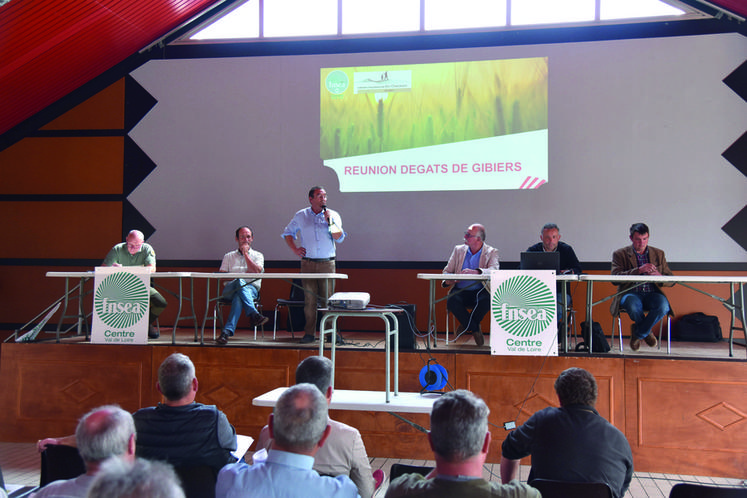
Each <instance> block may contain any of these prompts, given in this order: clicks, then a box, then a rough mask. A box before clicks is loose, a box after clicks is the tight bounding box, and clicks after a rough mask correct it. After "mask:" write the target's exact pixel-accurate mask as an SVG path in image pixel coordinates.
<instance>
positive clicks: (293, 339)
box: [0, 327, 747, 361]
mask: <svg viewBox="0 0 747 498" xmlns="http://www.w3.org/2000/svg"><path fill="white" fill-rule="evenodd" d="M10 334H12V331H6V332H5V333H4V334H2V333H0V337H3V338H4V337H7V336H8V335H10ZM217 334H220V331H218V332H217ZM664 334H665V335H666V332H665V333H664ZM198 335H199V334H198ZM302 336H303V333H302V332H301V333H295V334H291V333H290V332H288V331H285V330H278V331H277V332H276V334H275V338H273V331H272V329H268V330H265V331H264V337H263V334H262V331H260V330H258V331H257V336H256V339H255V336H254V330H253V329H242V328H239V330H238V331H237V333H236V335H235V336H234V337H232V338H231V339H230V340H229V342H228V344H227V345H225V346H221V345H218V344H216V343H215V341H214V339H213V329H212V327H211V328H207V327H206V329H205V335H204V344H203V345H202V346H203V347H227V348H232V347H262V348H267V347H270V348H291V349H315V350H318V348H319V341H318V340H316V341H314V342H313V343H309V344H300V343H299V341H300V338H301V337H302ZM342 336H343V339H344V344H343V345H342V346H337V347H338V348H341V349H347V350H355V349H364V350H382V351H383V350H384V346H385V345H384V339H383V332H371V331H345V330H344V331H343V332H342ZM436 338H437V340H436V341H435V345H434V341H433V336H432V335H431V336H430V338H429V339H430V340H428V339H427V338H426V335H417V336H416V337H415V341H414V343H415V351H426V350H427V349H428V347H430V349H431V350H432V352H438V353H446V352H459V353H470V354H487V355H489V354H490V347H489V341H490V335H489V334H485V344H484V345H483V346H482V347H478V346H477V345H476V344H475V341H474V340H473V338H472V335H471V334H462V335H461V336H459V337H455V335H454V333H453V332H452V333H450V334H449V342H448V344H447V343H446V334H445V333H444V332H439V333H437V334H436ZM38 339H39V340H40V342H44V343H50V342H54V341H55V337H54V334H53V333H50V332H43V333H41V334H40V335H39V337H38ZM581 340H582V339H581V337H580V334H579V335H578V337H577V338H574V336H573V335H571V338H570V341H569V346H568V349H569V352H568V353H564V352H563V351H562V350H561V349H559V355H561V356H563V355H570V356H577V355H582V356H589V354H588V353H585V352H574V351H573V350H574V347H575V344H576V343H577V342H580V341H581ZM171 341H172V328H171V327H162V328H161V336H160V337H159V338H158V339H150V340H149V341H148V344H149V345H171ZM607 341H608V342H610V340H609V336H608V337H607ZM60 342H61V343H65V344H78V343H85V342H86V340H85V338H84V336H76V335H74V334H72V333H68V334H65V335H63V336H61V337H60ZM742 342H743V339H742ZM176 344H177V345H180V346H199V345H200V343H199V339H198V342H195V330H194V328H189V327H179V328H177V330H176ZM611 346H612V350H611V351H610V352H609V353H595V354H593V355H592V356H595V357H606V356H621V355H624V356H628V357H642V358H659V357H660V358H669V359H718V360H727V361H728V360H735V361H747V351H746V350H745V347H744V346H742V345H739V344H736V343H735V345H734V356H733V357H732V358H730V357H729V343H728V341H727V340H726V339H725V340H722V341H721V342H715V343H714V342H679V341H672V345H671V353H669V354H667V349H666V348H667V343H666V337H663V338H662V342H661V343H660V344H659V346H657V347H655V348H650V347H648V346H647V345H646V344H645V343H642V344H641V348H640V349H639V350H638V351H637V352H635V351H632V350H631V349H630V345H629V337H626V336H623V351H622V353H621V352H620V342H619V338H618V337H617V336H615V343H614V344H612V345H611ZM327 348H328V346H327V345H325V349H327ZM403 351H404V350H403ZM408 351H412V350H408Z"/></svg>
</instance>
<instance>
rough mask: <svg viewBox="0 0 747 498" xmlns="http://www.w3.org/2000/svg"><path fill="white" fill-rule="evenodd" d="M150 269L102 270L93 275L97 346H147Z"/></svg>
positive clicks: (94, 333)
mask: <svg viewBox="0 0 747 498" xmlns="http://www.w3.org/2000/svg"><path fill="white" fill-rule="evenodd" d="M149 289H150V269H149V268H146V267H142V266H123V267H113V266H100V267H96V271H95V272H94V288H93V327H92V329H91V343H94V344H147V343H148V309H149V306H150V291H149Z"/></svg>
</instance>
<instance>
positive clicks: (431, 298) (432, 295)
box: [426, 280, 449, 346]
mask: <svg viewBox="0 0 747 498" xmlns="http://www.w3.org/2000/svg"><path fill="white" fill-rule="evenodd" d="M435 301H436V281H435V280H431V281H430V282H429V287H428V332H427V334H428V335H427V336H426V342H427V346H430V334H431V330H432V331H433V344H434V345H435V344H436V342H437V341H438V335H436V334H437V331H436V303H435ZM445 340H446V343H447V345H448V342H449V336H448V335H447V336H446V339H445Z"/></svg>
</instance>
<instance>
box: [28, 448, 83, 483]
mask: <svg viewBox="0 0 747 498" xmlns="http://www.w3.org/2000/svg"><path fill="white" fill-rule="evenodd" d="M85 472H86V465H85V463H83V459H82V458H81V457H80V453H78V448H75V447H73V446H67V445H64V444H56V445H49V446H47V448H46V449H45V450H44V451H42V454H41V475H40V477H39V486H40V487H41V486H45V485H47V484H49V483H50V482H53V481H58V480H60V479H73V478H75V477H78V476H79V475H81V474H85Z"/></svg>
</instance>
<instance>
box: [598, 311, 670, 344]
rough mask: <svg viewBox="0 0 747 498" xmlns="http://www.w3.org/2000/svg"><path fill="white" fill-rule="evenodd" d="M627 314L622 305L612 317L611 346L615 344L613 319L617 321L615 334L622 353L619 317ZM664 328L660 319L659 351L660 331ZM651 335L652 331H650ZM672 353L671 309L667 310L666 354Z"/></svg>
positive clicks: (620, 320)
mask: <svg viewBox="0 0 747 498" xmlns="http://www.w3.org/2000/svg"><path fill="white" fill-rule="evenodd" d="M625 312H627V310H626V309H625V308H623V307H622V305H621V306H620V307H619V308H618V310H617V315H612V335H611V336H610V338H611V344H612V345H613V346H614V344H615V319H617V332H618V335H619V336H620V352H621V353H622V352H623V338H622V318H620V315H621V314H622V313H625ZM663 328H664V319H663V318H662V319H661V320H660V321H659V343H658V345H657V347H658V348H659V349H661V331H662V329H663ZM652 333H653V330H652ZM671 353H672V308H669V311H668V312H667V354H671Z"/></svg>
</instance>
